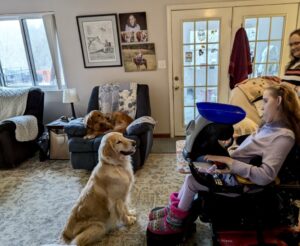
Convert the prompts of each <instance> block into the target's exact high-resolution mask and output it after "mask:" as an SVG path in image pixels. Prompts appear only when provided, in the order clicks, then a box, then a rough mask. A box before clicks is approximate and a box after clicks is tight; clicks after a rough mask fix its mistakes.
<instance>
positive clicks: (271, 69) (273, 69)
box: [267, 63, 279, 76]
mask: <svg viewBox="0 0 300 246" xmlns="http://www.w3.org/2000/svg"><path fill="white" fill-rule="evenodd" d="M278 74H279V64H278V63H273V64H268V66H267V75H273V76H278Z"/></svg>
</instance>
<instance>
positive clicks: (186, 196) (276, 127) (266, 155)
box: [147, 84, 300, 235]
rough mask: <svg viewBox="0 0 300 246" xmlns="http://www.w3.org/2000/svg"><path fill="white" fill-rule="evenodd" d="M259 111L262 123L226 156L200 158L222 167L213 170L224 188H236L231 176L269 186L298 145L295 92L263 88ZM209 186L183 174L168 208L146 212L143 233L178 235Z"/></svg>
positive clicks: (299, 118)
mask: <svg viewBox="0 0 300 246" xmlns="http://www.w3.org/2000/svg"><path fill="white" fill-rule="evenodd" d="M263 112H264V113H263V122H264V123H263V124H262V125H261V126H260V128H259V129H258V131H257V132H256V133H253V134H252V135H250V136H249V137H248V138H246V139H245V140H244V141H243V142H242V144H241V145H240V146H239V147H238V148H237V149H236V150H235V151H234V152H233V153H231V156H230V157H228V156H216V155H205V156H204V157H203V158H204V160H206V161H208V162H216V163H224V164H226V166H227V168H226V169H225V170H226V171H224V170H220V169H216V171H215V172H216V173H220V172H222V173H224V174H223V175H222V176H223V178H222V179H223V180H222V181H223V182H224V183H225V185H228V186H236V185H240V183H239V181H238V179H236V178H235V175H238V176H241V177H242V178H245V179H248V180H249V181H251V182H252V183H254V184H256V185H260V186H265V185H268V184H270V183H271V182H273V181H274V180H275V178H276V176H277V174H278V172H279V170H280V168H281V166H282V164H283V162H284V161H285V159H286V157H287V155H288V153H289V152H290V150H291V149H292V147H293V146H294V144H295V143H297V144H300V124H299V122H300V105H299V100H298V97H297V95H296V93H295V91H293V90H292V89H291V88H290V87H288V86H286V85H284V84H282V85H276V86H272V87H269V88H267V89H266V90H265V91H264V94H263ZM257 156H260V157H261V163H260V165H257V166H256V165H255V166H254V165H251V164H250V161H251V159H253V158H254V157H257ZM203 177H205V176H203ZM209 186H210V183H209V181H208V180H206V179H205V178H203V180H202V182H201V184H200V183H199V182H198V181H196V180H195V178H194V177H193V176H192V175H187V176H186V178H185V181H184V183H183V185H182V187H181V189H180V191H179V192H178V193H177V192H176V193H175V192H174V193H172V194H171V195H170V201H169V205H168V206H166V207H164V208H161V209H158V210H152V211H151V212H150V214H149V223H148V227H147V230H148V231H150V232H151V233H152V234H158V235H172V234H177V233H180V232H182V231H183V221H184V219H185V218H186V217H187V216H188V215H189V213H190V209H191V205H192V202H193V200H194V197H195V195H196V194H197V193H198V192H199V191H209V189H210V187H209Z"/></svg>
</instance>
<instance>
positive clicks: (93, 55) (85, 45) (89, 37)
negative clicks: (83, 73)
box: [76, 14, 122, 68]
mask: <svg viewBox="0 0 300 246" xmlns="http://www.w3.org/2000/svg"><path fill="white" fill-rule="evenodd" d="M76 19H77V25H78V31H79V37H80V43H81V49H82V56H83V61H84V67H86V68H92V67H116V66H122V59H121V50H120V43H119V32H118V25H117V15H116V14H106V15H86V16H77V17H76Z"/></svg>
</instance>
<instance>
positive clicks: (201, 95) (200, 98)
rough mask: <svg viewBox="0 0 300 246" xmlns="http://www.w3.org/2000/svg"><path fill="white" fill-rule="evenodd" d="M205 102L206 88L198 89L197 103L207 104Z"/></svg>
mask: <svg viewBox="0 0 300 246" xmlns="http://www.w3.org/2000/svg"><path fill="white" fill-rule="evenodd" d="M205 101H206V87H197V88H196V102H205Z"/></svg>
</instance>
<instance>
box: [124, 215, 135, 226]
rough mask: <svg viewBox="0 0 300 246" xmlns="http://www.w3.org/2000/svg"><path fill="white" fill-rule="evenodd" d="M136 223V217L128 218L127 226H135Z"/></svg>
mask: <svg viewBox="0 0 300 246" xmlns="http://www.w3.org/2000/svg"><path fill="white" fill-rule="evenodd" d="M135 222H136V217H135V216H127V218H126V225H133V224H134V223H135Z"/></svg>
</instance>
